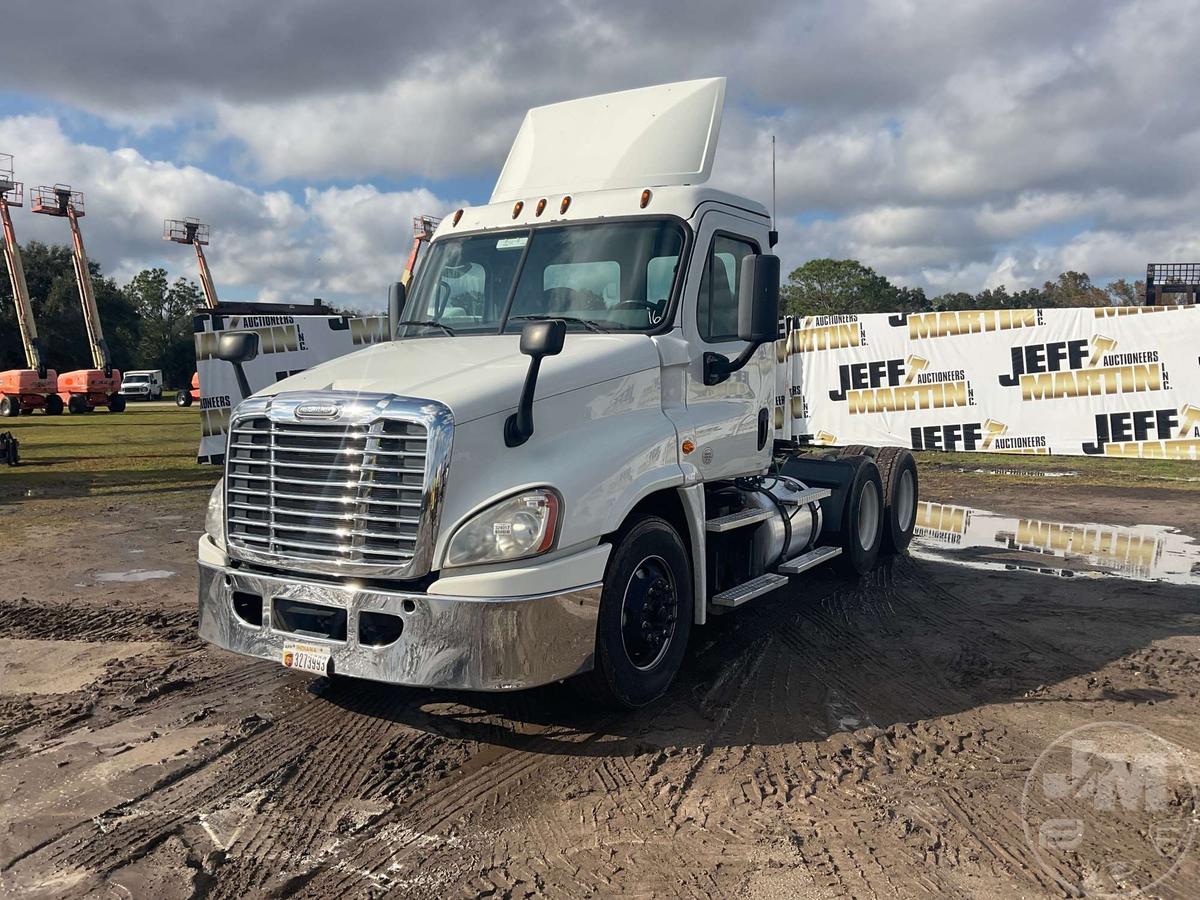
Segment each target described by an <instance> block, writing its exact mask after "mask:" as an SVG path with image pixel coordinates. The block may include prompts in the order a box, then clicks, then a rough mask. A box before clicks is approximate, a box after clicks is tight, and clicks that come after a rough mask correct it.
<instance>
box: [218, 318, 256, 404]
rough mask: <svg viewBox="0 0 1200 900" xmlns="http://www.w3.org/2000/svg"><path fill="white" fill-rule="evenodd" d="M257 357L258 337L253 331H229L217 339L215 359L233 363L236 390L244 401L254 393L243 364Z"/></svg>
mask: <svg viewBox="0 0 1200 900" xmlns="http://www.w3.org/2000/svg"><path fill="white" fill-rule="evenodd" d="M257 356H258V335H257V334H256V333H255V332H253V331H229V332H226V333H225V334H222V335H221V336H220V337H219V338H217V359H223V360H225V362H227V363H233V374H234V375H235V376H236V377H237V383H238V390H240V391H241V392H242V399H243V400H245V399H246V398H247V397H249V396H250V395H251V394H253V393H254V391H252V390H251V389H250V381H249V379H247V378H246V370H245V369H243V368H242V365H243V364H244V363H248V362H250V360H252V359H254V358H255V357H257Z"/></svg>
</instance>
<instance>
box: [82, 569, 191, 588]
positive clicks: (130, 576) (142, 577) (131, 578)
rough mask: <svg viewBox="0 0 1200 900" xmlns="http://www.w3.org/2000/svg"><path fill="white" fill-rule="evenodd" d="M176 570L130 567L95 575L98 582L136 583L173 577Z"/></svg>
mask: <svg viewBox="0 0 1200 900" xmlns="http://www.w3.org/2000/svg"><path fill="white" fill-rule="evenodd" d="M176 574H178V573H176V572H172V571H171V570H170V569H131V570H130V571H128V572H101V573H100V574H99V575H97V576H96V581H97V582H98V583H100V584H109V583H112V582H124V583H136V582H139V581H157V580H159V579H160V578H174V577H175V575H176Z"/></svg>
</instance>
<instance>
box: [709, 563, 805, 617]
mask: <svg viewBox="0 0 1200 900" xmlns="http://www.w3.org/2000/svg"><path fill="white" fill-rule="evenodd" d="M787 583H788V580H787V576H786V575H776V574H775V573H773V572H768V573H767V574H765V575H759V576H758V577H757V578H753V579H751V580H750V581H747V582H746V583H745V584H739V585H737V586H736V587H731V588H730V589H729V590H727V591H721V593H719V594H717V595H716V596H715V597H713V599H712V602H713V603H715V604H716V605H717V606H728V607H731V608H732V607H737V606H741V605H742V604H743V603H745V602H746V601H747V600H753V599H754V598H755V597H761V596H762V595H763V594H766V593H769V592H770V591H773V590H775V589H776V588H781V587H783V586H784V585H785V584H787Z"/></svg>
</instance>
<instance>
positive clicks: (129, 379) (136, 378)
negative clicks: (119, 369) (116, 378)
mask: <svg viewBox="0 0 1200 900" xmlns="http://www.w3.org/2000/svg"><path fill="white" fill-rule="evenodd" d="M149 380H150V376H149V375H126V376H125V377H124V378H122V379H121V382H122V383H123V384H143V383H145V382H147V381H149Z"/></svg>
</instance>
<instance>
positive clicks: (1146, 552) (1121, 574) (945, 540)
mask: <svg viewBox="0 0 1200 900" xmlns="http://www.w3.org/2000/svg"><path fill="white" fill-rule="evenodd" d="M911 552H912V554H913V556H916V557H917V558H919V559H928V560H934V561H938V562H949V563H954V564H955V565H962V566H970V567H972V568H977V569H994V570H997V571H1026V572H1036V573H1040V574H1044V575H1056V576H1059V577H1062V578H1089V577H1090V578H1097V577H1114V578H1126V579H1131V580H1134V581H1161V582H1167V583H1170V584H1185V585H1190V584H1200V543H1198V542H1197V541H1196V540H1194V539H1193V538H1192V537H1190V536H1188V535H1186V534H1183V533H1181V532H1179V531H1178V530H1177V529H1174V528H1168V527H1166V526H1163V525H1132V526H1123V525H1102V524H1097V523H1094V522H1059V521H1054V520H1051V519H1043V518H1034V517H1021V516H1010V515H1001V514H999V513H994V512H989V511H988V510H985V509H975V508H973V507H969V506H955V505H951V504H942V503H933V502H930V501H923V502H921V503H919V504H918V505H917V526H916V532H915V534H914V537H913V543H912V549H911Z"/></svg>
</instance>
